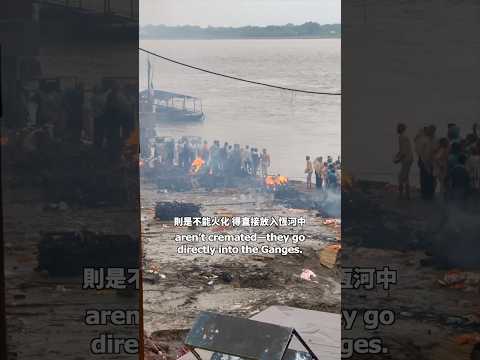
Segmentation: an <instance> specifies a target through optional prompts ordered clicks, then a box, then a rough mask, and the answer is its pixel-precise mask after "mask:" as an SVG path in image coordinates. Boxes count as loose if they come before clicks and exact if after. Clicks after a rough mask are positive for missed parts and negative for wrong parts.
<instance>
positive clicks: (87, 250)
mask: <svg viewBox="0 0 480 360" xmlns="http://www.w3.org/2000/svg"><path fill="white" fill-rule="evenodd" d="M135 254H139V242H138V240H136V239H133V238H132V237H131V236H129V235H115V234H99V233H94V232H89V231H81V232H76V231H71V232H48V233H45V234H43V236H42V239H41V240H40V243H39V246H38V268H37V269H38V270H40V271H47V272H48V275H49V276H52V277H59V276H67V277H68V276H79V275H81V274H82V273H83V269H84V268H100V267H101V268H109V267H110V268H129V269H130V268H131V269H134V268H138V262H139V260H138V259H139V256H135Z"/></svg>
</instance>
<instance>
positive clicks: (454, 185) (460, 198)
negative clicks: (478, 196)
mask: <svg viewBox="0 0 480 360" xmlns="http://www.w3.org/2000/svg"><path fill="white" fill-rule="evenodd" d="M466 161H467V157H466V156H465V154H461V155H460V156H459V157H458V162H457V164H456V165H455V166H454V167H453V169H452V173H451V177H450V180H451V191H452V200H453V202H454V203H457V204H459V205H464V204H465V202H466V200H467V196H468V193H469V190H470V175H469V174H468V171H467V168H466V167H465V163H466Z"/></svg>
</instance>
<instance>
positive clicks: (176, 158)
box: [142, 137, 270, 176]
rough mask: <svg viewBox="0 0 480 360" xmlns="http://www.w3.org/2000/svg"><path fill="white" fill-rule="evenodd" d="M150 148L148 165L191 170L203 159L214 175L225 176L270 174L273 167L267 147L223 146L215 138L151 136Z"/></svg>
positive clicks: (147, 151) (147, 156)
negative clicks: (212, 139)
mask: <svg viewBox="0 0 480 360" xmlns="http://www.w3.org/2000/svg"><path fill="white" fill-rule="evenodd" d="M150 139H151V140H150V142H149V143H148V146H147V148H144V153H143V154H142V158H143V160H144V161H147V162H148V163H149V164H151V165H152V166H154V164H168V165H176V166H180V167H182V168H184V169H185V170H188V171H190V170H192V169H191V168H192V164H193V163H194V161H195V160H196V159H200V160H199V161H201V162H202V167H203V168H204V169H208V171H209V173H210V174H212V175H217V176H223V175H231V176H248V175H249V176H267V175H268V170H269V168H270V154H269V153H268V152H267V149H263V150H262V151H259V150H258V149H257V148H255V147H251V146H249V145H246V146H244V147H243V146H240V145H239V144H233V145H232V144H229V143H228V142H225V143H224V144H223V145H221V144H220V141H218V140H215V141H213V142H212V143H211V144H209V142H208V141H207V140H204V141H202V140H201V139H200V138H188V137H182V138H180V139H179V140H175V139H173V138H161V137H152V138H150Z"/></svg>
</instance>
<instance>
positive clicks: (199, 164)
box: [192, 157, 205, 173]
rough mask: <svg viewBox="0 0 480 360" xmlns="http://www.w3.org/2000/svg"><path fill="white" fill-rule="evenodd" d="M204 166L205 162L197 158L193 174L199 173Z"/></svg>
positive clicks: (194, 162) (194, 161)
mask: <svg viewBox="0 0 480 360" xmlns="http://www.w3.org/2000/svg"><path fill="white" fill-rule="evenodd" d="M204 164H205V160H203V159H202V158H201V157H197V158H196V159H195V160H193V162H192V172H193V173H197V172H199V171H200V169H201V168H202V166H203V165H204Z"/></svg>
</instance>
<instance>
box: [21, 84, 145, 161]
mask: <svg viewBox="0 0 480 360" xmlns="http://www.w3.org/2000/svg"><path fill="white" fill-rule="evenodd" d="M136 92H137V88H136V87H134V86H129V85H128V84H127V85H123V86H122V85H121V84H120V83H119V82H117V81H104V82H102V84H100V85H96V86H94V87H93V88H92V89H86V88H85V87H84V85H83V84H82V83H73V84H69V85H68V86H62V84H61V79H50V80H48V81H46V80H41V81H39V86H38V87H37V88H35V89H28V88H23V89H22V90H21V92H20V96H19V106H18V108H19V111H21V113H22V114H23V115H22V118H23V121H21V122H20V123H23V125H24V126H25V127H28V128H32V129H33V130H32V131H39V130H38V129H44V130H46V131H48V133H49V134H50V137H51V139H53V140H55V141H63V142H66V143H69V144H71V145H79V144H81V143H85V144H88V143H90V144H94V145H95V146H96V147H97V148H99V149H106V150H108V152H109V153H111V154H114V155H115V154H117V155H118V154H119V153H120V148H121V145H122V141H123V140H126V139H128V138H129V136H130V135H131V134H132V132H133V130H134V127H135V119H136V116H137V114H136V113H137V110H136V98H137V94H136Z"/></svg>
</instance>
